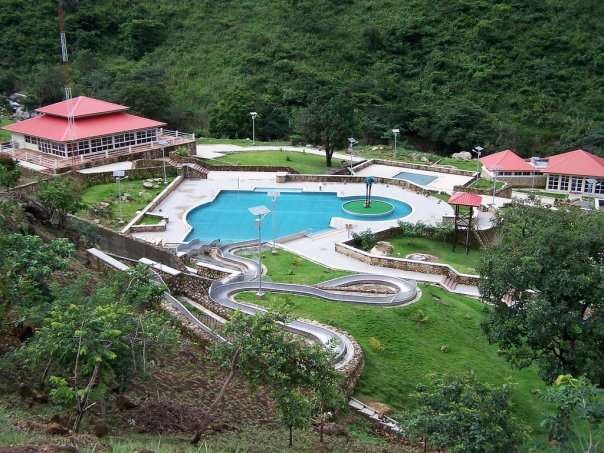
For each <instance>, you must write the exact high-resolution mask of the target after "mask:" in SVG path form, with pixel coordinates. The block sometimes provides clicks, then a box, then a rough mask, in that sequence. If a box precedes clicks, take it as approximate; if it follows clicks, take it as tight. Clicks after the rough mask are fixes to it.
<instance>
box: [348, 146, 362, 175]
mask: <svg viewBox="0 0 604 453" xmlns="http://www.w3.org/2000/svg"><path fill="white" fill-rule="evenodd" d="M357 143H359V142H358V140H357V139H355V138H353V137H349V138H348V152H349V153H350V174H352V147H353V146H354V145H356V144H357Z"/></svg>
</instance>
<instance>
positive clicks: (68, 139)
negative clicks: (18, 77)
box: [1, 96, 195, 171]
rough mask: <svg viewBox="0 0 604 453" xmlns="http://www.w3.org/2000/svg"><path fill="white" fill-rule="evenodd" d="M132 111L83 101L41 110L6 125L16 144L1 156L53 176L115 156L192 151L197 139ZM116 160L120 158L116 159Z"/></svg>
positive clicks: (81, 99) (58, 104) (94, 100)
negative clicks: (183, 148) (180, 148)
mask: <svg viewBox="0 0 604 453" xmlns="http://www.w3.org/2000/svg"><path fill="white" fill-rule="evenodd" d="M127 110H128V107H126V106H123V105H119V104H114V103H112V102H107V101H102V100H99V99H93V98H89V97H86V96H78V97H76V98H73V99H69V100H66V101H61V102H57V103H55V104H51V105H47V106H45V107H41V108H39V109H37V112H38V113H40V115H38V116H35V117H33V118H30V119H27V120H24V121H19V122H17V123H14V124H10V125H7V126H4V127H3V129H5V130H7V131H9V132H11V134H12V138H11V144H10V145H9V146H6V145H2V148H1V151H2V152H6V153H8V154H10V155H11V156H12V157H14V158H15V159H17V160H20V161H27V162H29V163H33V164H35V165H39V166H41V167H46V168H47V169H51V170H53V171H60V170H64V169H69V168H73V167H75V166H78V165H82V164H88V163H90V162H91V161H94V162H95V163H96V164H100V163H102V162H98V161H99V160H102V159H110V158H115V157H116V156H121V155H128V154H132V153H141V152H145V151H151V150H158V149H160V148H162V147H164V148H170V147H174V146H182V145H186V146H192V145H193V144H194V143H195V138H194V136H193V135H192V134H185V133H180V132H178V131H169V130H166V129H164V126H165V125H166V124H165V123H163V122H161V121H155V120H152V119H148V118H143V117H141V116H136V115H132V114H130V113H127ZM113 160H115V159H113Z"/></svg>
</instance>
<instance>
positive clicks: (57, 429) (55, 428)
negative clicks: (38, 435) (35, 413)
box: [46, 422, 69, 436]
mask: <svg viewBox="0 0 604 453" xmlns="http://www.w3.org/2000/svg"><path fill="white" fill-rule="evenodd" d="M46 432H47V433H48V434H55V435H59V436H64V435H65V434H68V433H69V430H68V429H67V428H65V427H64V426H63V425H60V424H58V423H55V422H52V423H49V424H48V425H46Z"/></svg>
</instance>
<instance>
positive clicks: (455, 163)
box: [437, 157, 480, 171]
mask: <svg viewBox="0 0 604 453" xmlns="http://www.w3.org/2000/svg"><path fill="white" fill-rule="evenodd" d="M437 165H446V166H448V167H455V168H458V169H459V170H467V171H480V168H479V167H478V163H477V161H476V159H473V160H462V159H453V158H452V157H445V158H444V159H440V160H439V161H438V162H437Z"/></svg>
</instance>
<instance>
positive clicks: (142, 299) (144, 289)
mask: <svg viewBox="0 0 604 453" xmlns="http://www.w3.org/2000/svg"><path fill="white" fill-rule="evenodd" d="M114 284H115V291H116V293H117V294H119V295H120V300H121V301H122V302H124V303H128V304H130V305H132V306H134V307H136V308H139V309H140V308H148V307H150V306H151V305H152V304H154V303H156V302H158V301H159V300H160V298H161V296H162V294H163V293H164V292H165V291H166V288H165V286H164V285H161V284H159V283H158V282H157V281H155V280H154V274H153V272H152V271H151V270H150V269H149V268H148V267H147V266H145V265H144V264H137V265H136V266H133V267H131V268H130V269H128V270H127V271H126V272H121V273H118V274H116V275H115V278H114Z"/></svg>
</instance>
